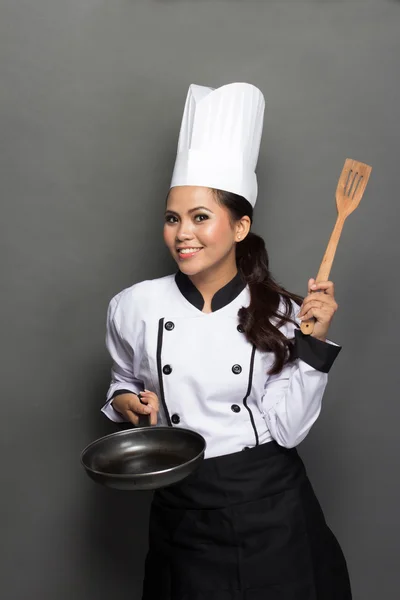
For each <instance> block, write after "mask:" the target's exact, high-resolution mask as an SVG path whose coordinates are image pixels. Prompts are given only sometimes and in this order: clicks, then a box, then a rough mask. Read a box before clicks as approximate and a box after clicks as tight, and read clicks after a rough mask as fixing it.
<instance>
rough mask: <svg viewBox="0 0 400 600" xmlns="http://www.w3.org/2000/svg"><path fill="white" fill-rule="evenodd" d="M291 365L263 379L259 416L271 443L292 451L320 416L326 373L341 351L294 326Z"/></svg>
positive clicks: (334, 345) (337, 347)
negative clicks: (293, 349) (265, 424)
mask: <svg viewBox="0 0 400 600" xmlns="http://www.w3.org/2000/svg"><path fill="white" fill-rule="evenodd" d="M292 327H293V330H292V333H294V338H295V356H296V358H295V361H294V362H292V363H290V364H288V365H286V366H285V367H284V368H283V369H282V371H281V372H280V373H279V374H278V375H274V376H271V377H270V378H268V379H267V381H266V384H265V386H264V395H263V399H262V407H263V416H264V419H265V421H266V423H267V425H268V428H269V430H270V433H271V435H272V437H273V438H274V440H276V442H277V443H278V444H279V445H281V446H285V447H286V448H293V447H295V446H297V445H298V444H299V443H300V442H301V441H303V440H304V438H305V437H306V435H307V434H308V432H309V431H310V429H311V427H312V426H313V424H314V423H315V421H316V420H317V418H318V416H319V414H320V412H321V404H322V397H323V395H324V391H325V388H326V385H327V382H328V372H329V370H330V368H331V367H332V365H333V363H334V361H335V359H336V357H337V355H338V354H339V352H340V350H341V347H340V346H338V345H336V344H334V343H333V342H330V341H328V342H322V341H320V340H317V339H316V338H313V337H312V336H306V335H304V334H303V333H302V332H301V330H300V329H297V328H295V327H294V326H292Z"/></svg>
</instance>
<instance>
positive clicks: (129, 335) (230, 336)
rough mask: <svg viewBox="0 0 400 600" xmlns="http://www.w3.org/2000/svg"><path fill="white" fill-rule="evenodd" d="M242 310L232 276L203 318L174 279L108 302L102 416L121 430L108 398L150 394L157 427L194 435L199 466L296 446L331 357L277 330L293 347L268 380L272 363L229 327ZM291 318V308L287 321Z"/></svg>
mask: <svg viewBox="0 0 400 600" xmlns="http://www.w3.org/2000/svg"><path fill="white" fill-rule="evenodd" d="M249 303H250V292H249V289H248V287H246V286H245V285H244V284H243V283H242V281H241V279H240V276H239V275H237V276H236V277H235V278H234V279H233V280H232V281H231V282H229V283H228V284H227V285H226V286H224V287H223V288H222V289H221V290H219V291H218V292H217V293H216V294H215V295H214V298H213V300H212V309H213V312H211V313H203V312H202V311H201V309H202V306H203V304H204V301H203V299H202V297H201V295H200V292H198V290H197V289H196V288H195V286H194V285H193V284H192V283H191V281H190V279H189V278H188V277H187V276H186V275H183V274H182V273H180V272H179V273H178V274H177V275H169V276H167V277H163V278H160V279H154V280H149V281H143V282H141V283H137V284H135V285H133V286H132V287H129V288H127V289H125V290H123V291H122V292H120V293H119V294H117V295H116V296H115V297H114V298H113V299H112V300H111V302H110V304H109V307H108V313H107V334H106V345H107V348H108V351H109V353H110V355H111V358H112V361H113V365H112V377H111V385H110V387H109V390H108V394H107V402H106V404H105V405H104V406H103V408H102V411H103V412H104V413H105V414H106V415H107V417H108V418H110V419H111V420H112V421H115V422H121V421H123V418H122V416H121V415H120V414H119V413H118V412H117V411H116V410H115V409H114V408H113V407H112V405H111V401H112V399H113V395H114V394H115V393H116V392H118V391H119V390H129V391H131V392H134V393H137V394H138V393H139V392H140V391H143V390H144V389H147V390H150V391H153V392H155V393H156V394H157V396H158V398H159V400H160V411H159V414H158V423H157V425H164V426H165V425H169V426H172V427H184V428H187V429H191V430H193V431H197V432H198V433H199V434H201V435H202V436H203V437H204V438H205V440H206V444H207V447H206V452H205V457H206V458H210V457H213V456H221V455H224V454H229V453H233V452H237V451H239V450H243V449H245V448H251V447H253V446H256V445H258V444H263V443H266V442H269V441H271V440H273V439H274V440H276V442H277V443H278V444H280V445H281V446H285V447H287V448H291V447H294V446H296V445H297V444H299V443H300V442H301V441H302V440H303V439H304V438H305V437H306V435H307V434H308V432H309V431H310V429H311V427H312V425H313V424H314V422H315V421H316V419H317V418H318V415H319V413H320V411H321V401H322V397H323V393H324V390H325V387H326V384H327V379H328V375H327V371H329V368H330V366H331V365H332V364H333V361H334V359H335V358H336V356H337V354H338V353H339V351H340V347H339V346H337V345H335V344H332V343H330V342H329V343H325V342H321V341H320V340H316V339H315V338H312V337H310V336H303V334H302V333H301V331H300V330H299V329H298V328H296V326H295V325H293V324H290V323H286V324H285V325H284V326H283V327H281V331H282V332H283V333H284V335H285V336H286V337H288V338H293V337H296V343H297V346H298V348H297V354H298V356H299V357H298V358H296V360H295V361H294V362H293V363H291V364H288V365H286V366H285V367H284V368H283V369H282V371H281V372H280V373H279V374H278V375H273V376H270V375H268V371H269V369H270V368H271V366H272V363H273V360H274V356H273V354H272V353H270V352H260V351H259V350H256V348H255V347H254V346H253V345H252V344H251V343H249V342H248V341H247V340H246V338H245V335H244V333H243V332H242V331H241V328H240V326H238V311H239V309H240V308H241V307H242V306H248V305H249ZM298 311H299V307H298V306H297V305H296V304H295V303H293V316H294V315H295V314H296V313H297V312H298ZM295 331H296V334H295ZM306 361H307V362H306Z"/></svg>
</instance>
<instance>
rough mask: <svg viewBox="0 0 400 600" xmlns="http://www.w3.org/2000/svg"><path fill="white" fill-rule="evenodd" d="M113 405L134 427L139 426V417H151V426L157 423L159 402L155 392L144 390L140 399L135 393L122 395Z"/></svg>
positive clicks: (117, 397)
mask: <svg viewBox="0 0 400 600" xmlns="http://www.w3.org/2000/svg"><path fill="white" fill-rule="evenodd" d="M111 404H112V406H113V407H114V408H115V410H116V411H117V412H119V413H120V414H121V415H122V416H123V417H124V418H125V419H126V420H127V421H130V422H131V423H133V424H134V425H138V424H139V415H150V425H155V424H156V423H157V413H158V410H159V402H158V398H157V396H156V394H154V392H149V391H148V390H144V391H143V392H140V399H139V397H138V396H137V395H136V394H133V393H132V394H131V393H126V394H120V395H119V396H116V397H115V398H114V399H113V401H112V403H111Z"/></svg>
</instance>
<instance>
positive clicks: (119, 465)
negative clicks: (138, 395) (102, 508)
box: [81, 426, 206, 490]
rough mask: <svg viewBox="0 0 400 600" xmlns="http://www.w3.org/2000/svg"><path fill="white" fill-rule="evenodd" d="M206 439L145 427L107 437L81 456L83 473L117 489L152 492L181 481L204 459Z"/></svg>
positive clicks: (191, 433) (180, 430)
mask: <svg viewBox="0 0 400 600" xmlns="http://www.w3.org/2000/svg"><path fill="white" fill-rule="evenodd" d="M205 448H206V442H205V439H204V438H203V437H202V436H201V435H199V434H198V433H196V432H194V431H190V430H189V429H183V428H180V427H179V428H178V427H177V428H175V427H161V426H160V427H157V426H145V427H137V428H132V429H128V430H125V431H119V432H117V433H112V434H110V435H106V436H105V437H102V438H100V439H98V440H96V441H94V442H92V443H91V444H89V446H87V447H86V448H85V449H84V450H83V452H82V454H81V463H82V465H83V466H84V468H85V469H86V473H87V474H88V475H89V477H91V478H92V479H93V480H94V481H96V482H97V483H100V484H102V485H105V486H107V487H111V488H117V489H120V490H155V489H157V488H161V487H166V486H168V485H172V484H173V483H177V482H178V481H181V480H182V479H184V478H185V477H187V476H188V475H190V473H192V472H193V471H194V470H195V469H196V468H197V467H198V466H199V464H200V462H201V461H202V460H203V458H204V451H205Z"/></svg>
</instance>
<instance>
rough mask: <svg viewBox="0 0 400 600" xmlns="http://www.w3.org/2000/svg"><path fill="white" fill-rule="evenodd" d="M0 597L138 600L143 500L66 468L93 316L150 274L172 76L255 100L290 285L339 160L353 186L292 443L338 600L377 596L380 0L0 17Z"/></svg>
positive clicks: (383, 324)
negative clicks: (317, 369)
mask: <svg viewBox="0 0 400 600" xmlns="http://www.w3.org/2000/svg"><path fill="white" fill-rule="evenodd" d="M0 7H1V8H0V61H1V79H0V82H1V85H0V119H1V136H0V183H1V217H0V219H1V223H0V226H1V232H0V243H1V252H0V261H1V271H0V272H1V297H0V298H1V313H0V314H1V319H2V321H1V342H2V343H1V367H2V375H1V384H2V385H1V420H0V448H1V475H0V485H1V492H0V520H1V524H0V540H1V541H0V545H1V550H0V552H1V557H0V558H1V560H0V571H1V573H0V597H1V598H2V599H4V600H25V599H26V598H40V599H41V600H71V599H72V598H74V599H78V600H92V599H93V600H94V599H96V600H109V599H110V598H115V599H116V600H139V599H140V587H141V578H142V572H143V562H144V557H145V552H146V544H147V542H146V527H147V516H148V507H149V500H150V495H149V494H140V493H138V494H134V495H131V494H129V493H124V492H114V491H109V490H106V489H103V488H101V487H100V486H97V485H96V484H94V483H92V482H91V481H90V480H89V479H88V478H87V477H86V475H85V474H84V472H83V470H82V468H81V466H80V464H79V455H80V451H81V450H82V448H83V447H84V446H85V445H86V444H87V443H89V442H90V441H92V440H93V439H95V438H96V437H98V436H100V435H103V434H105V433H107V432H112V431H114V430H115V429H116V427H115V426H114V425H112V424H111V423H109V422H108V421H107V420H106V419H105V418H104V417H103V416H102V415H101V414H100V412H99V411H100V407H101V405H102V404H103V401H104V395H105V392H106V389H107V385H108V379H109V368H110V363H109V360H108V356H107V354H106V350H105V347H104V330H105V315H106V308H107V305H108V302H109V300H110V298H111V297H112V296H113V295H114V294H115V293H117V292H118V291H120V290H121V289H122V288H124V287H127V286H129V285H131V284H132V283H134V282H137V281H139V280H142V279H144V278H153V277H159V276H162V275H165V274H167V273H169V272H171V269H172V268H173V265H172V263H171V262H170V259H169V258H168V257H167V256H166V251H165V250H164V248H163V243H162V238H161V231H162V221H163V202H164V198H165V194H166V191H167V188H168V183H169V178H170V175H171V169H172V165H173V161H174V153H175V147H176V142H177V135H178V129H179V125H180V118H181V114H182V110H183V105H184V100H185V95H186V92H187V88H188V85H189V84H190V83H192V82H193V83H198V84H202V85H210V86H219V85H222V84H224V83H228V82H232V81H241V80H245V81H249V82H252V83H254V84H256V85H258V86H259V87H260V88H261V89H262V91H263V92H264V94H265V97H266V105H267V106H266V114H265V130H264V132H265V133H264V139H263V144H262V149H261V156H260V161H259V180H260V196H259V201H258V205H257V210H256V222H255V230H256V231H257V232H258V233H261V234H263V236H264V237H265V239H266V241H267V245H268V248H269V252H270V258H271V265H272V270H273V272H274V274H275V275H276V277H277V278H278V279H279V281H280V282H281V283H282V284H284V285H285V286H287V287H288V288H290V289H291V290H293V291H296V292H299V293H304V292H305V291H306V283H307V279H308V278H309V277H312V276H314V275H315V274H316V271H317V268H318V266H319V262H320V260H321V258H322V254H323V251H324V250H325V246H326V243H327V241H328V237H329V235H330V232H331V229H332V226H333V223H334V219H335V204H334V190H335V188H336V182H337V178H338V176H339V174H340V171H341V169H342V166H343V162H344V160H345V158H346V157H351V158H355V159H357V160H361V161H364V162H367V163H369V164H371V165H372V166H373V173H372V177H371V179H370V183H369V186H368V188H367V192H366V195H365V196H364V199H363V200H362V203H361V205H360V207H359V209H357V212H356V213H354V214H353V215H352V216H351V217H350V219H349V220H348V221H347V223H346V226H345V229H344V232H343V237H342V240H341V243H340V247H339V250H338V253H337V257H336V262H335V265H334V269H333V272H332V279H333V280H334V281H335V283H336V286H337V298H338V302H339V305H340V306H339V312H338V314H337V316H336V317H335V322H334V326H333V329H332V336H331V337H332V338H333V339H335V340H336V341H338V342H339V343H341V344H342V345H343V350H342V353H341V355H340V357H339V359H338V361H337V363H336V365H335V367H334V369H333V370H332V372H331V376H330V383H329V386H328V390H327V393H326V395H325V400H324V407H323V411H322V414H321V417H320V419H319V421H318V422H317V424H316V425H315V427H314V428H313V430H312V432H311V433H310V435H309V437H308V438H307V440H306V441H305V442H304V443H303V444H302V445H301V447H300V451H301V454H302V456H303V458H304V459H305V461H306V464H307V466H308V470H309V474H310V477H311V479H312V481H313V483H314V486H315V488H316V491H317V493H318V496H319V498H320V501H321V503H322V505H323V507H324V509H325V512H326V515H327V519H328V521H329V523H330V525H331V526H332V528H333V529H334V531H335V532H336V534H337V536H338V537H339V539H340V541H341V543H342V545H343V548H344V551H345V553H346V556H347V559H348V563H349V568H350V572H351V576H352V581H353V588H354V597H355V599H356V600H376V598H390V599H392V598H396V597H397V596H398V593H399V588H400V586H399V568H398V567H399V550H400V547H399V533H400V532H399V511H398V507H399V500H400V498H399V475H398V472H399V469H398V458H397V457H398V454H399V442H398V437H399V434H398V431H399V420H400V409H399V403H398V399H399V393H398V382H399V377H398V373H399V365H398V351H397V347H398V341H397V337H398V299H399V295H400V285H399V278H398V274H397V273H398V268H396V266H397V265H398V260H399V258H400V257H399V235H398V227H399V225H398V223H399V214H400V209H399V200H398V189H399V156H398V141H399V134H400V125H399V123H400V120H399V106H400V81H399V56H400V35H399V31H400V3H399V2H394V1H393V2H389V1H385V0H379V1H375V2H368V1H365V2H352V1H349V2H345V1H342V2H340V1H337V2H329V1H327V0H326V1H322V0H321V1H315V2H312V1H308V2H301V1H296V2H294V1H293V2H287V1H280V2H270V1H264V2H261V1H260V2H251V1H248V0H246V1H239V0H236V1H235V0H229V1H213V2H211V1H210V2H207V1H204V0H197V1H196V2H194V1H189V0H187V1H184V0H181V1H178V0H176V1H161V0H159V1H152V0H147V1H146V2H142V1H136V0H113V1H112V2H105V1H103V0H69V2H65V1H64V0H35V1H34V2H33V1H32V0H17V1H16V0H1V1H0Z"/></svg>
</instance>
